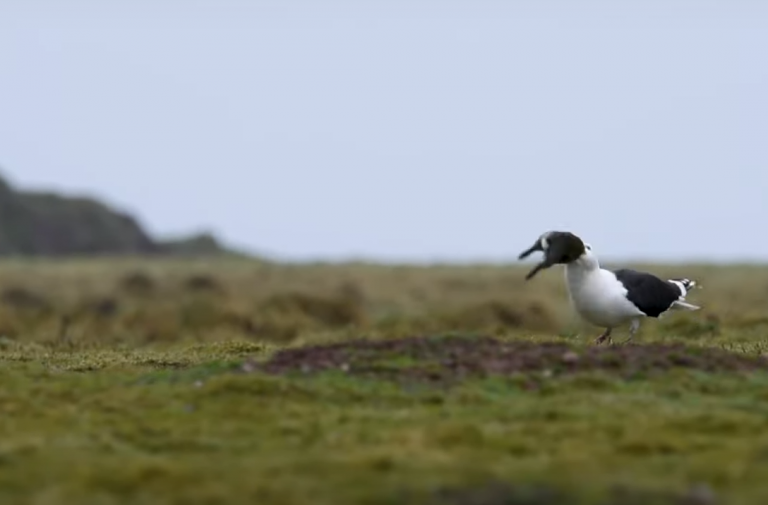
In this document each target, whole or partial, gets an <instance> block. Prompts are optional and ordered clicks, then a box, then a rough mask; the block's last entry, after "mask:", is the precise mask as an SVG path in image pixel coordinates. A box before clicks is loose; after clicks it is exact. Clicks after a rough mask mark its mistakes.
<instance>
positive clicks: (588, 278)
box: [519, 231, 701, 344]
mask: <svg viewBox="0 0 768 505" xmlns="http://www.w3.org/2000/svg"><path fill="white" fill-rule="evenodd" d="M537 251H540V252H543V253H544V259H543V260H542V261H541V262H540V263H539V264H537V265H536V266H535V267H534V268H533V269H532V270H531V271H530V272H529V273H528V275H526V277H525V279H526V280H530V279H531V278H533V276H535V275H536V274H537V273H538V272H539V271H541V270H543V269H546V268H549V267H551V266H554V265H557V264H564V265H565V278H566V285H567V287H568V295H569V297H570V299H571V303H572V304H573V306H574V307H575V309H576V311H577V312H578V313H579V315H580V316H581V317H583V318H584V319H585V320H587V321H588V322H590V323H592V324H594V325H595V326H599V327H602V328H605V331H604V332H603V333H602V334H600V336H598V337H597V339H596V340H595V343H597V344H600V343H602V342H605V341H608V342H611V341H612V339H611V332H612V331H613V329H614V328H615V327H617V326H619V325H622V324H624V323H626V322H629V323H630V327H629V338H627V340H626V341H625V342H629V341H630V340H632V338H633V337H634V336H635V333H637V330H638V329H639V328H640V321H641V319H642V318H644V317H653V318H659V317H662V316H663V315H665V314H667V313H668V312H669V311H673V310H686V311H694V310H699V309H700V308H701V307H698V306H696V305H691V304H690V303H687V302H686V301H685V297H686V296H687V295H688V292H689V291H690V290H691V289H693V288H694V287H695V286H696V282H695V281H692V280H690V279H683V278H679V279H669V280H662V279H660V278H659V277H656V276H655V275H653V274H651V273H648V272H639V271H637V270H631V269H628V268H622V269H619V270H607V269H605V268H601V267H600V263H599V262H598V260H597V256H595V254H594V253H593V252H592V247H591V246H590V245H589V244H586V243H584V242H583V241H582V240H581V239H580V238H579V237H577V236H576V235H574V234H573V233H570V232H563V231H550V232H547V233H544V234H543V235H541V236H540V237H539V238H538V240H536V242H535V243H534V244H533V246H531V247H530V248H528V249H526V250H525V251H523V252H522V253H520V256H519V259H521V260H522V259H524V258H526V257H527V256H529V255H531V254H532V253H534V252H537Z"/></svg>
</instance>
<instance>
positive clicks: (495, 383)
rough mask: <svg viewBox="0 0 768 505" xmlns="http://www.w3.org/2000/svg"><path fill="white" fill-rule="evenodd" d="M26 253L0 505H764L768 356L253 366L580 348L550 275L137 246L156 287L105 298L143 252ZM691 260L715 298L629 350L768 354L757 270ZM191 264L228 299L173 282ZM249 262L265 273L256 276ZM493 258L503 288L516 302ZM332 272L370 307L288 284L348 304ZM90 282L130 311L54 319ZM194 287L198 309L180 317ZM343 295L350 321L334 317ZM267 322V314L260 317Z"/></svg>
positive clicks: (10, 317)
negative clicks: (349, 345) (226, 259)
mask: <svg viewBox="0 0 768 505" xmlns="http://www.w3.org/2000/svg"><path fill="white" fill-rule="evenodd" d="M30 265H31V264H23V265H21V266H19V265H17V264H12V265H6V266H5V267H0V279H6V280H7V282H6V283H5V284H6V285H14V286H22V287H24V288H25V289H28V290H30V291H32V292H34V293H37V294H41V295H44V296H45V298H46V300H47V302H48V304H49V305H50V306H49V307H48V308H46V309H45V310H40V311H39V312H30V309H29V307H18V306H13V305H12V304H11V305H8V304H6V305H5V306H4V307H3V308H2V310H4V311H5V312H4V313H3V314H4V316H3V317H4V319H3V320H2V321H0V326H3V325H4V326H3V327H4V328H5V330H6V331H5V333H6V335H5V337H3V338H2V339H0V384H2V387H0V500H2V503H14V504H35V505H53V504H69V503H78V504H99V505H108V504H129V503H136V504H139V503H141V504H185V505H187V504H214V503H243V504H259V505H273V504H275V505H276V504H281V505H282V504H287V505H291V504H296V505H304V504H313V505H314V504H318V505H347V504H358V503H362V504H371V505H379V504H381V505H384V504H404V505H408V504H411V503H413V504H427V505H433V504H434V505H438V504H441V505H442V504H453V505H522V504H529V505H534V504H539V505H545V504H548V505H555V504H558V505H563V504H565V505H568V504H570V503H573V504H576V503H585V504H598V505H609V504H610V505H619V504H622V505H625V504H630V505H631V504H633V503H637V504H653V503H670V504H671V503H690V504H701V505H705V504H706V503H710V502H708V501H706V497H705V496H698V497H696V496H694V497H693V498H690V497H689V498H690V500H689V501H687V502H682V501H679V499H678V498H679V497H680V496H681V495H684V494H686V493H694V494H696V493H699V494H702V493H703V492H702V491H701V489H706V490H709V491H711V492H712V493H714V495H716V497H717V498H718V501H717V502H716V503H728V504H764V503H768V486H767V485H766V484H765V483H766V482H768V369H766V370H765V371H763V370H757V371H751V372H746V371H742V372H724V371H713V372H705V371H703V370H700V369H682V368H675V369H672V370H669V371H663V372H657V373H643V374H635V375H633V376H632V377H631V378H627V377H624V378H621V376H620V375H617V374H616V373H613V372H611V371H610V370H608V369H602V370H586V371H583V372H579V373H574V374H560V373H558V372H557V370H556V371H555V373H552V370H550V369H548V368H542V369H539V370H532V371H529V372H525V373H515V374H511V375H506V376H499V375H490V376H485V377H484V376H482V375H471V374H470V375H467V376H465V377H464V378H462V379H460V380H457V381H454V382H450V383H445V382H439V381H437V382H429V381H420V380H415V379H413V380H411V379H407V380H405V379H403V380H398V374H400V373H402V377H406V376H407V374H406V372H408V371H409V370H411V369H414V368H417V367H420V366H425V367H427V368H428V369H431V368H440V367H441V366H442V365H441V361H440V360H439V359H426V358H418V357H414V355H413V354H408V353H400V354H398V353H397V352H394V353H393V352H379V351H376V352H372V353H369V354H370V355H368V356H367V357H366V358H365V359H366V360H367V361H365V363H367V364H371V365H375V366H377V367H379V368H381V369H387V370H388V374H385V375H381V376H378V375H375V374H373V375H369V376H364V375H360V374H356V373H354V371H355V367H356V365H359V364H360V363H363V361H361V359H362V358H358V357H355V356H351V357H350V365H351V368H350V369H343V368H338V367H337V368H335V369H333V370H329V371H323V372H317V371H316V370H315V371H313V372H312V373H302V372H301V371H300V369H299V370H298V371H294V372H293V373H291V374H284V375H278V374H267V373H264V372H261V371H259V369H258V365H259V363H262V362H264V361H266V360H269V359H270V358H271V357H273V356H274V353H275V351H277V350H280V349H284V348H303V347H304V346H306V345H307V344H323V343H326V342H345V341H347V340H349V339H350V338H352V337H356V336H360V335H370V336H374V337H375V338H377V339H396V338H399V337H402V336H405V335H410V334H421V335H427V334H431V335H438V334H448V333H462V332H464V331H470V330H471V331H473V332H474V333H476V334H478V335H480V334H486V333H487V334H494V335H497V336H500V337H501V338H502V339H504V340H506V341H513V342H516V341H527V342H545V341H546V342H553V341H554V342H565V343H568V344H569V345H572V346H573V347H574V349H576V350H577V351H579V352H585V351H584V350H585V349H587V348H589V347H590V346H591V338H592V337H593V336H594V335H593V333H594V331H593V330H583V329H582V330H580V333H581V336H580V338H575V337H573V336H558V334H563V335H569V332H567V331H565V330H564V329H563V330H562V331H559V330H560V329H561V328H562V326H563V325H562V324H561V323H562V321H563V319H561V318H559V316H557V317H556V315H557V314H561V313H562V312H563V308H562V305H561V303H562V302H561V301H559V300H561V299H560V297H561V296H562V293H560V292H559V291H558V289H559V288H558V287H557V286H558V285H557V284H556V282H555V281H552V280H551V279H546V281H545V282H543V283H540V284H539V285H534V287H532V288H530V291H531V293H529V291H527V289H528V288H527V286H524V285H519V284H515V283H514V282H513V281H514V279H516V277H517V276H518V275H519V274H520V273H521V272H522V270H515V269H510V270H509V271H507V270H504V269H499V270H498V271H495V270H493V268H490V267H489V268H488V269H485V268H483V267H467V268H466V269H458V268H457V269H450V268H448V267H440V268H437V267H436V268H433V269H427V268H424V269H417V268H411V267H407V268H406V267H401V268H400V269H398V268H393V269H390V270H380V268H382V269H383V267H365V266H346V267H318V266H313V267H287V266H286V267H269V268H268V267H265V266H263V265H254V266H250V265H248V264H244V263H238V264H237V265H236V266H220V265H219V266H216V265H214V266H205V267H200V266H199V265H193V266H192V267H190V266H189V265H186V266H184V265H181V266H180V265H178V264H174V265H170V266H168V267H167V268H165V267H162V266H158V265H157V264H154V263H147V265H148V266H147V267H146V268H147V270H148V271H149V270H151V269H155V270H154V271H155V275H156V282H157V283H158V285H157V286H156V287H155V288H153V289H156V291H157V293H159V294H157V293H156V294H154V295H152V296H136V295H135V294H125V293H121V292H119V291H118V290H119V283H120V278H121V276H122V275H124V274H125V272H130V271H131V270H132V269H136V268H138V267H137V266H136V265H135V264H131V265H130V266H129V267H128V268H125V267H119V265H120V264H119V263H115V265H118V266H116V267H115V268H114V269H110V268H108V267H109V264H107V263H97V262H94V263H87V264H84V265H79V266H75V267H73V266H72V265H71V264H63V265H52V264H48V263H43V264H41V265H40V271H37V270H35V269H34V268H32V266H30ZM2 268H5V270H2ZM251 268H252V269H253V271H252V272H251V270H250V269H251ZM664 268H667V269H672V267H664ZM681 268H682V269H683V270H684V271H686V272H687V270H686V269H685V267H681ZM692 268H696V269H699V270H698V271H699V273H701V274H702V276H704V277H705V279H709V281H710V282H704V281H702V284H704V285H705V287H706V288H707V289H711V288H710V286H712V285H714V286H721V287H723V288H724V290H725V292H726V294H725V295H723V294H718V293H717V289H715V290H714V291H706V292H705V291H702V294H701V297H702V298H704V302H708V303H709V306H711V307H714V308H713V309H711V311H709V312H702V313H700V314H698V313H697V314H692V315H689V314H682V315H680V318H676V317H677V316H672V317H670V319H669V320H668V321H658V322H646V323H644V325H645V326H644V329H643V333H642V334H641V336H640V339H639V343H640V344H641V345H643V346H648V345H651V344H652V343H658V342H667V343H669V342H676V343H685V344H687V345H690V346H692V347H695V348H698V349H707V348H717V349H726V350H728V351H729V352H733V353H737V354H746V355H751V356H754V355H758V354H761V353H762V352H763V351H764V349H765V345H766V344H765V343H764V339H765V331H764V329H765V328H766V323H765V321H764V320H763V319H761V317H760V316H759V311H758V308H759V307H760V305H761V303H764V298H763V296H764V294H765V293H766V292H765V288H766V286H768V273H766V272H764V271H763V270H760V269H758V268H757V267H754V268H752V269H751V270H750V267H733V268H732V269H730V270H729V269H728V268H725V267H723V268H720V269H716V268H714V267H692ZM265 269H266V270H265ZM201 271H202V272H203V273H204V274H206V275H210V276H212V277H213V278H214V279H215V280H216V282H217V283H219V284H220V285H221V286H223V287H224V288H225V292H226V293H227V295H226V296H224V295H221V294H213V295H205V296H203V295H199V294H196V295H194V296H193V295H190V294H189V293H186V292H184V291H183V289H181V288H178V286H179V285H180V284H181V281H180V279H184V277H185V276H188V275H192V274H196V275H199V274H200V272H201ZM248 272H251V273H252V274H253V278H254V279H261V280H262V281H263V282H262V283H261V284H258V283H256V284H254V285H253V286H250V285H249V284H248V279H247V275H250V274H248ZM405 272H408V273H407V274H406V273H405ZM494 272H497V273H498V275H499V276H501V277H502V279H503V280H504V282H507V281H509V283H510V284H511V287H510V288H509V293H508V295H507V294H505V291H504V285H503V282H501V283H500V282H499V281H498V279H497V278H496V276H495V275H492V274H493V273H494ZM745 272H746V273H745ZM350 279H352V281H350ZM398 279H399V280H398ZM11 281H12V282H11ZM344 282H347V283H348V282H353V283H354V284H355V286H356V287H357V289H358V291H361V292H362V293H363V295H362V298H363V301H362V302H356V303H359V304H360V305H354V306H344V307H341V308H338V310H336V308H334V307H333V306H331V305H332V304H331V305H329V304H328V303H325V302H317V300H315V299H311V298H288V299H286V298H285V293H287V292H295V291H297V290H298V288H299V286H301V285H307V286H309V287H310V289H308V292H310V293H311V294H312V295H313V296H315V297H320V298H323V299H324V300H326V301H327V300H335V301H334V303H337V302H338V303H341V304H342V305H343V304H344V303H352V302H351V301H350V299H351V298H349V297H348V298H341V299H340V298H338V296H339V295H338V292H339V290H338V286H339V284H343V283H344ZM399 282H401V283H402V284H399ZM739 283H741V284H743V285H744V286H745V291H746V292H747V293H749V297H748V298H746V299H745V303H744V305H743V306H737V303H736V302H735V301H734V299H733V297H734V296H735V295H733V293H734V292H735V286H736V285H737V284H739ZM745 283H746V284H745ZM46 286H50V288H46ZM116 286H117V287H116ZM398 286H400V287H401V288H402V289H401V291H398ZM403 286H404V287H403ZM729 289H730V290H729ZM96 295H98V296H115V297H116V299H117V300H118V302H119V306H120V309H119V310H118V311H117V312H116V313H114V314H110V315H107V316H104V317H102V318H101V319H98V318H95V319H94V318H92V317H91V316H89V315H87V314H86V315H85V316H77V317H82V319H77V318H75V319H74V322H73V323H72V325H71V327H70V330H69V332H68V333H67V334H66V335H64V336H62V335H60V334H59V333H58V331H57V328H58V326H57V321H58V318H60V317H61V316H62V314H65V313H67V311H69V310H70V308H71V306H72V305H73V304H75V302H76V301H78V300H81V299H86V298H88V297H90V296H96ZM206 296H207V298H206ZM348 296H349V295H348ZM738 296H747V295H744V294H743V292H742V294H741V295H738ZM190 297H191V298H190ZM281 297H282V298H281ZM706 297H709V298H706ZM550 299H554V300H555V301H554V302H550V301H549V300H550ZM190 300H191V301H190ZM263 300H268V301H269V303H268V304H263V305H262V304H261V301H263ZM275 300H279V302H280V303H279V304H277V303H276V302H275ZM286 300H287V301H286ZM297 300H298V301H297ZM339 300H342V301H339ZM192 302H194V303H192ZM316 302H317V303H316ZM704 302H701V303H702V305H705V307H709V306H707V304H706V303H704ZM190 303H191V304H192V305H191V306H192V307H194V310H192V312H193V313H194V316H195V318H192V319H184V317H186V316H184V314H185V312H184V311H185V310H191V309H189V307H190V305H189V304H190ZM536 304H542V305H543V309H542V308H537V306H536ZM278 305H279V307H278V308H279V311H278V309H277V308H275V307H277V306H278ZM350 307H357V308H356V309H354V308H352V309H351V308H350ZM519 307H523V309H521V311H520V313H519V314H518V315H521V314H522V319H521V320H520V321H519V322H518V323H515V324H517V326H516V327H515V326H514V324H513V322H514V321H515V319H514V317H516V316H515V313H514V310H515V309H517V308H519ZM739 307H742V308H739ZM744 307H745V308H744ZM251 308H253V309H254V310H255V311H256V313H258V314H259V315H260V316H259V317H254V320H253V323H254V325H255V326H256V328H257V330H254V331H250V330H246V329H244V328H243V327H240V326H237V325H234V326H233V325H232V323H231V317H230V316H231V312H232V311H234V312H236V313H238V314H248V313H249V312H248V311H249V310H251ZM342 309H343V310H342ZM35 310H37V309H35ZM355 310H358V311H359V314H358V315H359V316H360V318H359V320H358V321H357V322H355V323H353V324H350V323H349V321H348V319H345V317H341V316H339V314H342V316H343V315H344V314H347V313H350V311H351V312H352V313H355V312H354V311H355ZM238 311H241V312H238ZM258 311H262V312H258ZM270 311H274V312H270ZM325 311H330V314H329V313H328V312H325ZM505 311H506V312H505ZM542 311H543V312H542ZM201 314H202V315H204V316H205V317H202V315H201ZM355 314H357V313H355ZM489 314H490V315H489ZM542 314H543V315H542ZM713 314H715V315H717V318H713V317H712V315H713ZM182 316H184V317H182ZM190 317H191V316H190ZM355 317H357V316H355ZM265 320H266V321H269V322H270V325H271V326H264V327H263V328H262V330H259V329H258V328H259V327H258V324H264V321H265ZM190 321H191V322H190ZM510 321H512V322H510ZM545 323H546V324H545ZM548 325H551V326H552V327H554V328H556V329H557V330H556V331H552V330H548V329H546V328H547V327H548ZM264 328H266V329H264ZM275 328H278V329H280V331H279V332H278V331H276V330H275ZM285 328H293V330H292V331H291V332H289V333H283V332H282V331H283V330H284V329H285ZM161 329H162V330H163V331H162V332H161V331H160V330H161ZM259 331H262V332H263V333H259ZM159 334H161V335H162V336H161V337H159V336H157V335H159ZM434 344H435V345H436V346H438V347H439V346H441V345H448V340H436V341H434ZM687 352H690V353H693V351H687ZM456 359H457V360H459V361H461V360H462V359H464V358H463V356H462V355H461V354H459V355H457V357H456ZM619 365H621V366H623V365H622V362H619ZM350 370H351V371H350ZM697 486H699V491H691V490H692V489H694V490H695V489H696V488H697ZM622 493H623V494H622ZM705 494H706V493H705ZM675 500H677V501H675Z"/></svg>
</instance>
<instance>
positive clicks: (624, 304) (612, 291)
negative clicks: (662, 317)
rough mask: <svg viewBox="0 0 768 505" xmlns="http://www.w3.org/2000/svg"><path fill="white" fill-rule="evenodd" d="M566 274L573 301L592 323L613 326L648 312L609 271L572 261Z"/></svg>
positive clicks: (577, 309)
mask: <svg viewBox="0 0 768 505" xmlns="http://www.w3.org/2000/svg"><path fill="white" fill-rule="evenodd" d="M565 276H566V284H567V286H568V295H569V296H570V298H571V303H573V306H574V307H575V309H576V311H577V312H578V313H579V314H580V315H581V317H583V318H584V319H586V320H587V321H589V322H590V323H592V324H595V325H597V326H603V327H612V326H617V325H619V324H621V323H624V322H626V321H627V320H628V319H630V318H632V317H637V316H644V315H645V314H643V312H641V311H640V310H639V309H638V308H637V307H635V305H634V304H633V303H632V302H630V301H629V300H627V297H626V294H627V290H626V288H625V287H624V285H623V284H622V283H621V282H619V280H618V279H616V276H615V275H613V273H611V272H609V271H608V270H604V269H602V268H596V269H593V270H587V269H584V268H583V267H581V266H579V265H576V264H569V265H567V266H566V268H565Z"/></svg>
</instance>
